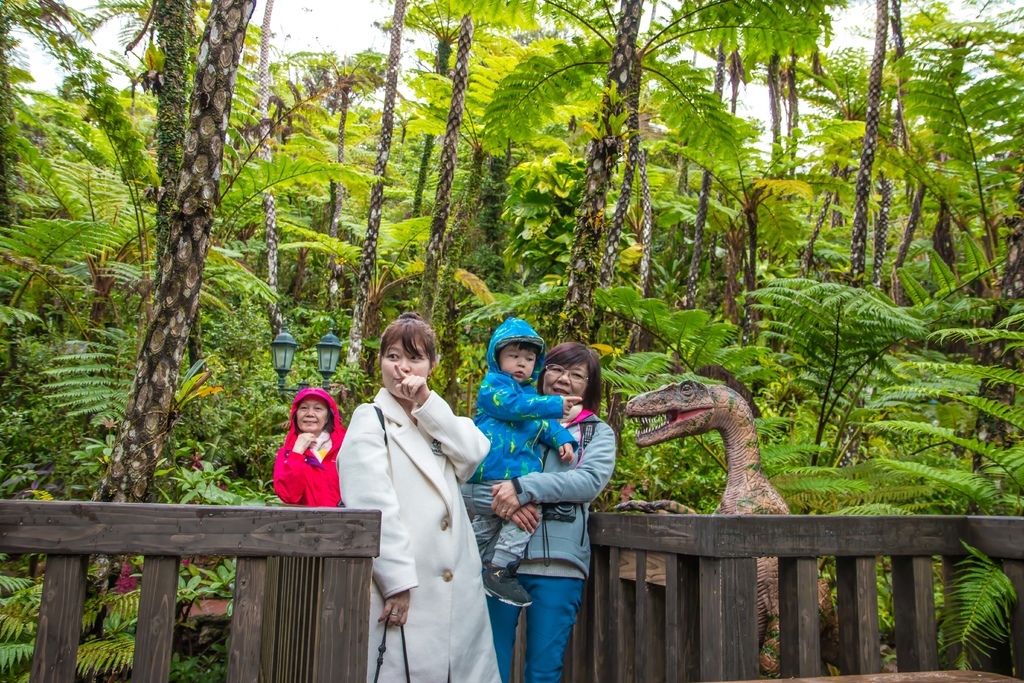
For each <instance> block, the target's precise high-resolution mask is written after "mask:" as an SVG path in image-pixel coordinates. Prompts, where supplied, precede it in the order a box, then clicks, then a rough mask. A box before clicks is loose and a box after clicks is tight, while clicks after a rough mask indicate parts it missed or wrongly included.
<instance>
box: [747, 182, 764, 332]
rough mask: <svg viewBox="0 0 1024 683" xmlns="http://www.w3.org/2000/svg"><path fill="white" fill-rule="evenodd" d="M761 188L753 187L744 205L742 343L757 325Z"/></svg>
mask: <svg viewBox="0 0 1024 683" xmlns="http://www.w3.org/2000/svg"><path fill="white" fill-rule="evenodd" d="M760 195H761V188H755V189H754V190H753V194H752V196H751V198H750V199H749V200H748V202H747V206H746V207H744V210H743V217H744V220H745V222H746V224H747V260H746V263H745V267H744V269H743V286H744V288H745V289H746V290H747V299H746V303H745V305H744V309H745V316H744V318H743V343H744V345H746V344H748V343H750V342H751V341H752V340H753V339H754V336H755V333H756V330H755V329H754V328H755V326H756V325H757V320H758V316H757V309H755V308H754V291H755V290H756V289H757V243H758V218H757V207H758V205H759V204H760Z"/></svg>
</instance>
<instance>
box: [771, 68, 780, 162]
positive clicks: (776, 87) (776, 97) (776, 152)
mask: <svg viewBox="0 0 1024 683" xmlns="http://www.w3.org/2000/svg"><path fill="white" fill-rule="evenodd" d="M780 61H781V60H780V59H779V53H778V52H775V53H773V54H772V56H771V57H770V58H769V59H768V107H769V109H770V111H771V118H772V121H771V123H772V165H773V166H774V165H775V164H776V163H777V162H778V161H779V160H780V158H781V157H782V106H781V103H780V99H781V96H782V88H781V87H780V84H779V62H780Z"/></svg>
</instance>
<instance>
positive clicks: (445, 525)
mask: <svg viewBox="0 0 1024 683" xmlns="http://www.w3.org/2000/svg"><path fill="white" fill-rule="evenodd" d="M441 531H448V518H447V517H445V518H444V519H442V520H441Z"/></svg>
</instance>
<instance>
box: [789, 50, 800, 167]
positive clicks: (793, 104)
mask: <svg viewBox="0 0 1024 683" xmlns="http://www.w3.org/2000/svg"><path fill="white" fill-rule="evenodd" d="M796 65H797V57H796V53H795V52H791V53H790V54H789V66H788V67H787V68H786V101H787V103H788V105H789V112H788V114H789V115H788V116H787V117H786V135H787V136H788V137H793V131H794V130H795V129H796V127H797V126H798V125H799V124H800V94H799V92H798V91H797V87H796ZM793 150H794V154H795V153H796V145H793Z"/></svg>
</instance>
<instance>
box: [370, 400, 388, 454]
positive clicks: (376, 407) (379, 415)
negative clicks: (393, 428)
mask: <svg viewBox="0 0 1024 683" xmlns="http://www.w3.org/2000/svg"><path fill="white" fill-rule="evenodd" d="M373 409H374V410H376V411H377V419H378V420H380V428H381V429H383V430H384V445H385V446H387V445H388V429H387V427H385V426H384V411H383V410H381V409H380V406H379V405H377V404H376V403H374V404H373Z"/></svg>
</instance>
